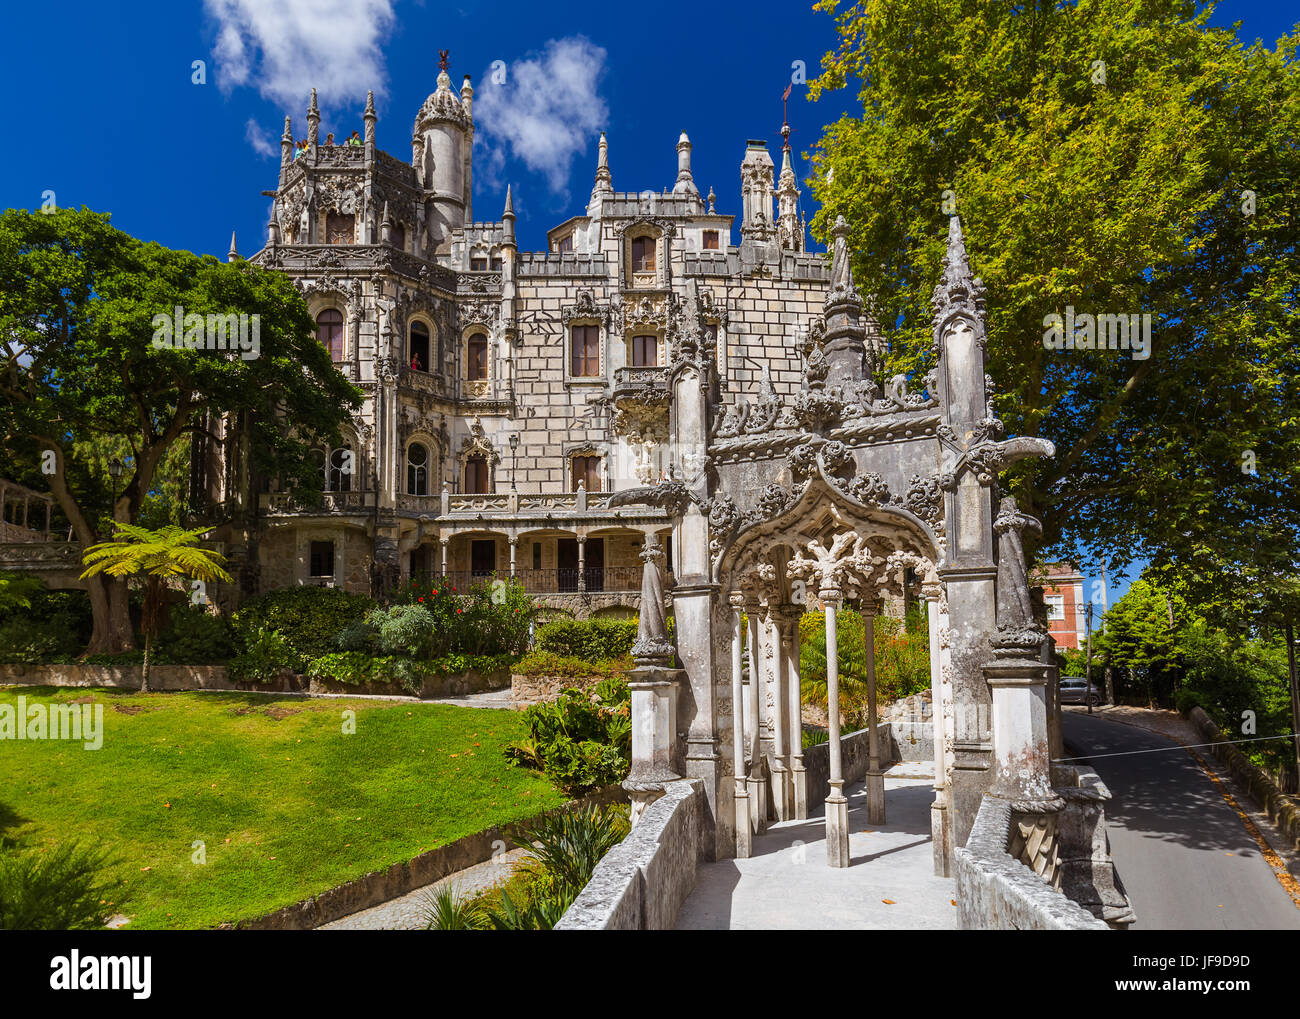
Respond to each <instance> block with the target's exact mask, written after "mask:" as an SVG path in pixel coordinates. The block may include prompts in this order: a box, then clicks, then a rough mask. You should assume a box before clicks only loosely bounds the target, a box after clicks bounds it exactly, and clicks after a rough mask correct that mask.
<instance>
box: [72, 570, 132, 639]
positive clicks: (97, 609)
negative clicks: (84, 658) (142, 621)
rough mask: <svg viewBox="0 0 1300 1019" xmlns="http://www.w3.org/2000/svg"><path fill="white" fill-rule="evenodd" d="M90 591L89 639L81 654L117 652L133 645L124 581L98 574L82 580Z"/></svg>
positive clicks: (88, 591) (87, 590)
mask: <svg viewBox="0 0 1300 1019" xmlns="http://www.w3.org/2000/svg"><path fill="white" fill-rule="evenodd" d="M86 592H87V593H88V594H89V595H90V615H91V620H92V624H91V632H90V643H89V644H88V645H87V646H86V650H85V651H84V652H82V654H83V655H94V654H118V653H119V652H122V651H130V650H132V649H133V648H134V647H135V632H134V630H133V629H132V627H131V613H130V603H129V601H128V598H127V588H126V584H125V582H123V581H121V580H118V579H116V578H113V577H105V576H104V575H102V574H101V575H99V576H97V577H90V578H89V579H87V581H86Z"/></svg>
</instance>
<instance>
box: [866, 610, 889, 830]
mask: <svg viewBox="0 0 1300 1019" xmlns="http://www.w3.org/2000/svg"><path fill="white" fill-rule="evenodd" d="M878 610H879V606H878V605H877V604H876V602H875V600H874V599H871V598H866V599H864V600H863V602H862V609H861V614H862V644H863V655H864V663H865V665H866V672H867V774H866V779H865V785H866V793H867V820H868V821H869V822H870V823H871V824H884V823H885V773H884V772H883V771H881V770H880V732H879V728H880V718H879V716H878V714H877V711H876V615H877V612H878Z"/></svg>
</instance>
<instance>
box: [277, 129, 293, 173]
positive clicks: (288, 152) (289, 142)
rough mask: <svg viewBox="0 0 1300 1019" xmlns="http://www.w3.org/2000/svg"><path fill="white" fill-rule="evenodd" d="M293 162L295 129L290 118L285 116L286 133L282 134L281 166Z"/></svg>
mask: <svg viewBox="0 0 1300 1019" xmlns="http://www.w3.org/2000/svg"><path fill="white" fill-rule="evenodd" d="M291 162H293V129H292V127H291V126H290V123H289V118H288V117H285V118H284V134H282V135H280V166H281V168H283V167H286V166H288V165H289V164H290V163H291Z"/></svg>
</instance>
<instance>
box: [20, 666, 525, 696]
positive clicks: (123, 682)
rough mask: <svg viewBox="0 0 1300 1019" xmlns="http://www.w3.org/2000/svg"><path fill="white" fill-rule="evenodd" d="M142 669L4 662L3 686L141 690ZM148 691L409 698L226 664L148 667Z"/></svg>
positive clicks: (462, 684)
mask: <svg viewBox="0 0 1300 1019" xmlns="http://www.w3.org/2000/svg"><path fill="white" fill-rule="evenodd" d="M143 671H144V670H143V668H142V667H141V666H139V665H0V686H70V687H86V686H107V687H115V688H121V689H125V690H139V689H140V680H141V676H142V674H143ZM508 684H509V673H508V672H506V671H505V670H502V671H500V672H486V673H479V672H476V671H475V670H473V669H470V670H467V671H466V672H456V673H448V674H447V675H444V676H434V677H430V678H429V679H426V680H425V681H424V687H423V689H421V691H420V696H421V697H422V698H433V697H460V696H464V695H465V694H469V693H478V692H480V691H483V690H502V689H504V688H505V687H506V686H507V685H508ZM149 689H150V690H151V691H154V692H157V691H160V690H164V691H184V690H227V691H243V692H250V693H266V694H275V693H312V694H325V693H336V694H354V695H356V696H358V697H365V696H384V697H392V696H396V697H410V696H411V694H410V693H409V692H408V691H406V690H403V689H402V688H401V687H399V686H397V685H395V684H374V683H369V684H365V685H363V686H352V685H349V684H347V683H337V682H331V681H329V680H324V681H321V680H316V679H312V680H308V679H307V678H306V677H304V676H297V675H294V674H293V673H286V674H285V675H284V676H283V677H281V678H280V679H279V680H276V681H274V682H270V683H246V682H240V683H236V682H234V681H232V680H231V679H230V678H229V676H228V675H227V673H226V667H225V666H224V665H153V666H150V668H149Z"/></svg>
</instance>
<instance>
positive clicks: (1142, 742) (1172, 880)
mask: <svg viewBox="0 0 1300 1019" xmlns="http://www.w3.org/2000/svg"><path fill="white" fill-rule="evenodd" d="M1065 738H1066V741H1067V742H1068V743H1069V744H1070V745H1071V746H1072V747H1074V748H1076V749H1077V750H1078V751H1079V752H1080V753H1083V754H1088V755H1093V760H1092V766H1093V767H1094V768H1095V769H1096V770H1097V773H1098V774H1099V775H1101V777H1102V780H1103V781H1104V782H1105V783H1106V785H1107V786H1108V787H1109V789H1110V791H1111V794H1112V796H1113V797H1114V799H1112V800H1111V802H1110V803H1108V804H1107V805H1106V826H1107V829H1108V830H1109V833H1110V844H1111V856H1112V857H1113V859H1114V861H1115V866H1116V868H1117V870H1118V871H1119V875H1120V879H1121V880H1122V881H1123V882H1124V886H1125V890H1126V891H1127V892H1128V896H1129V900H1130V901H1131V902H1132V904H1133V908H1134V910H1135V911H1136V912H1137V923H1136V924H1134V925H1133V927H1132V928H1131V929H1132V930H1279V929H1282V930H1300V909H1297V908H1296V906H1295V904H1294V903H1293V902H1292V901H1291V897H1290V896H1289V895H1288V894H1287V893H1286V891H1285V890H1284V889H1283V888H1282V886H1281V884H1280V883H1279V882H1278V880H1277V877H1276V876H1275V875H1274V872H1273V869H1272V868H1271V867H1270V866H1269V865H1268V863H1267V861H1266V860H1265V859H1264V857H1263V854H1262V852H1261V851H1260V847H1259V844H1258V843H1257V842H1256V841H1255V839H1254V837H1253V836H1252V835H1251V834H1250V832H1249V831H1247V829H1246V827H1245V825H1244V824H1243V823H1242V820H1241V818H1240V817H1239V816H1238V815H1237V813H1236V811H1234V810H1233V809H1232V808H1231V807H1230V806H1229V805H1228V803H1227V802H1226V801H1225V800H1224V798H1223V794H1222V793H1221V792H1220V791H1219V786H1217V785H1215V784H1214V783H1213V782H1212V781H1211V780H1210V779H1209V777H1208V776H1206V774H1205V772H1204V771H1202V770H1201V767H1200V765H1198V764H1197V763H1196V761H1195V760H1193V759H1192V757H1191V755H1190V754H1188V753H1187V751H1186V750H1184V749H1183V748H1182V747H1180V746H1178V745H1177V744H1175V743H1172V742H1171V741H1169V740H1167V739H1165V738H1164V737H1162V736H1158V735H1156V734H1154V733H1147V732H1145V731H1143V730H1141V729H1138V728H1135V727H1133V726H1130V725H1123V724H1120V723H1118V722H1109V721H1104V720H1102V719H1100V718H1097V717H1095V716H1093V717H1089V716H1088V715H1086V714H1081V713H1076V712H1072V711H1069V712H1066V713H1065ZM1142 750H1158V751H1161V752H1160V753H1136V754H1132V753H1131V752H1132V751H1142ZM1102 754H1124V755H1125V756H1120V757H1103V756H1100V755H1102ZM1229 791H1231V792H1232V793H1233V795H1234V796H1235V797H1236V798H1237V802H1238V803H1239V804H1240V805H1241V806H1242V809H1244V810H1246V811H1247V812H1251V811H1252V810H1253V809H1254V807H1253V805H1252V804H1250V803H1249V802H1248V801H1247V802H1243V801H1242V798H1241V794H1240V793H1239V792H1237V791H1236V790H1235V789H1233V788H1232V787H1229ZM1292 873H1293V874H1294V873H1296V867H1295V866H1294V865H1293V866H1292Z"/></svg>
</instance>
